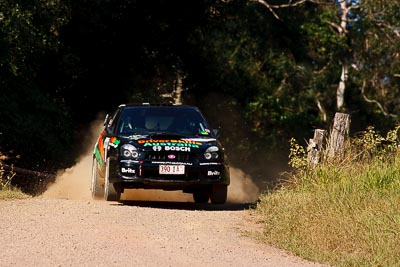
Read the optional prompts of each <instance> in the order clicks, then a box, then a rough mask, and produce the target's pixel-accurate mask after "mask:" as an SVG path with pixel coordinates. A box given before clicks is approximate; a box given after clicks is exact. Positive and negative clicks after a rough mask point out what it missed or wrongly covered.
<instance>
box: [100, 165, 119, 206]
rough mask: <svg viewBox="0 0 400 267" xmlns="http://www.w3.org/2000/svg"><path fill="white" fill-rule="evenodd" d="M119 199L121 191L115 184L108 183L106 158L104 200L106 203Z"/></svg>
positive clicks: (108, 169) (108, 166)
mask: <svg viewBox="0 0 400 267" xmlns="http://www.w3.org/2000/svg"><path fill="white" fill-rule="evenodd" d="M120 198H121V190H120V189H119V187H118V186H116V185H115V184H112V183H110V158H107V161H106V170H105V175H104V199H105V200H106V201H119V200H120Z"/></svg>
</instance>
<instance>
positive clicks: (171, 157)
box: [168, 154, 176, 159]
mask: <svg viewBox="0 0 400 267" xmlns="http://www.w3.org/2000/svg"><path fill="white" fill-rule="evenodd" d="M168 158H169V159H174V158H176V156H175V155H174V154H171V155H168Z"/></svg>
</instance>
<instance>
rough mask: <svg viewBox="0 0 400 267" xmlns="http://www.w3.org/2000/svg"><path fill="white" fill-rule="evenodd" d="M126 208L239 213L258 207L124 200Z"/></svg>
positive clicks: (123, 203) (121, 203)
mask: <svg viewBox="0 0 400 267" xmlns="http://www.w3.org/2000/svg"><path fill="white" fill-rule="evenodd" d="M115 205H126V206H138V207H147V208H157V209H175V210H209V211H218V210H220V211H239V210H249V209H252V208H254V207H255V206H256V203H228V202H227V203H225V204H223V205H213V204H197V203H193V202H173V201H172V202H169V201H142V200H123V201H120V202H119V204H115Z"/></svg>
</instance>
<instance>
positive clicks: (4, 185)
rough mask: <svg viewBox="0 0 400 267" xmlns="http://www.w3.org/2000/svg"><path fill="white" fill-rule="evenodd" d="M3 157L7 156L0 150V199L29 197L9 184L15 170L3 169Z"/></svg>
mask: <svg viewBox="0 0 400 267" xmlns="http://www.w3.org/2000/svg"><path fill="white" fill-rule="evenodd" d="M5 159H7V156H6V155H4V154H3V153H2V152H1V151H0V200H9V199H24V198H29V197H30V196H29V195H27V194H25V193H23V192H22V191H21V190H20V189H19V188H17V187H15V186H13V185H12V184H11V181H12V179H13V178H14V176H15V172H14V171H13V170H5V168H4V166H3V160H5Z"/></svg>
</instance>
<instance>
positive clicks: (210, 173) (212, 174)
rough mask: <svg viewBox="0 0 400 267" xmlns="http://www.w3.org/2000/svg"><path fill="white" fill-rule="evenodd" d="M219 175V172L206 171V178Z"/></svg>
mask: <svg viewBox="0 0 400 267" xmlns="http://www.w3.org/2000/svg"><path fill="white" fill-rule="evenodd" d="M220 174H221V172H219V171H208V172H207V175H208V176H218V175H220Z"/></svg>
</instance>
